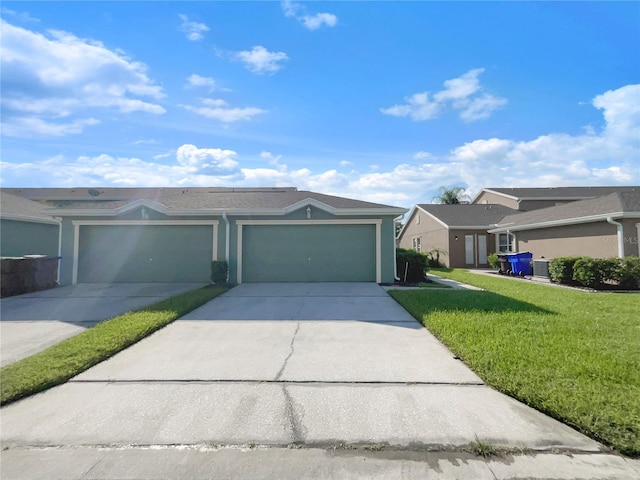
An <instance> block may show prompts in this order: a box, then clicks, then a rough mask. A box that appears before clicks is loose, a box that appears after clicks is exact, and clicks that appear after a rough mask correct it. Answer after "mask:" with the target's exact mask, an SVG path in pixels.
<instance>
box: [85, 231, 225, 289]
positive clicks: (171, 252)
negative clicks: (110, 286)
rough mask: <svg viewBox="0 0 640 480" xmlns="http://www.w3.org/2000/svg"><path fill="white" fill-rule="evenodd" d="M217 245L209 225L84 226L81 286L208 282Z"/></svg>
mask: <svg viewBox="0 0 640 480" xmlns="http://www.w3.org/2000/svg"><path fill="white" fill-rule="evenodd" d="M212 245H213V231H212V227H211V226H208V225H188V226H181V225H178V226H177V225H171V226H164V225H163V226H160V225H135V226H132V225H126V226H124V225H117V226H107V225H104V226H103V225H86V226H81V227H80V235H79V248H78V281H79V282H81V283H103V282H104V283H106V282H132V283H136V282H206V281H208V280H209V275H210V268H211V267H210V262H211V258H212V249H213V246H212Z"/></svg>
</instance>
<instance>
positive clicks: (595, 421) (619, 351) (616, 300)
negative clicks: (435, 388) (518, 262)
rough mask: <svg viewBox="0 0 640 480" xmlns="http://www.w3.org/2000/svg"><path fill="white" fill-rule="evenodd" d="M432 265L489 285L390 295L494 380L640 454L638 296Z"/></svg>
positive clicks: (444, 273) (543, 408) (518, 395)
mask: <svg viewBox="0 0 640 480" xmlns="http://www.w3.org/2000/svg"><path fill="white" fill-rule="evenodd" d="M432 273H434V274H436V275H441V276H443V277H447V278H451V279H453V280H458V281H461V282H464V283H467V284H470V285H475V286H478V287H482V288H484V289H485V290H486V291H470V290H445V291H429V290H423V291H392V292H390V294H391V295H392V296H393V297H394V298H395V299H396V300H397V301H398V302H399V303H400V304H402V305H403V306H404V307H405V308H406V309H407V310H408V311H409V312H410V313H411V314H412V315H413V316H414V317H416V318H417V319H418V320H419V321H421V322H422V323H423V324H424V325H425V326H426V327H428V328H429V330H430V331H431V332H433V333H434V334H435V335H436V336H437V337H438V338H440V339H441V340H442V341H443V342H444V343H445V344H446V345H447V346H448V347H449V348H450V349H451V350H452V351H453V352H454V353H455V354H456V355H458V356H459V357H460V358H462V360H464V362H465V363H466V364H467V365H469V366H470V367H471V368H472V369H473V370H474V371H476V372H477V373H478V375H480V376H481V377H482V378H483V379H484V380H485V381H486V382H487V383H488V384H490V385H492V386H493V387H495V388H497V389H498V390H500V391H502V392H504V393H507V394H508V395H511V396H512V397H515V398H517V399H519V400H521V401H522V402H524V403H526V404H528V405H530V406H532V407H534V408H536V409H538V410H540V411H542V412H545V413H547V414H549V415H551V416H552V417H554V418H557V419H559V420H561V421H563V422H565V423H567V424H569V425H571V426H573V427H575V428H576V429H578V430H580V431H581V432H583V433H585V434H587V435H589V436H590V437H592V438H594V439H596V440H598V441H601V442H602V443H604V444H606V445H609V446H611V447H613V448H615V449H617V450H619V451H620V452H622V453H624V454H627V455H631V456H640V315H638V312H639V311H640V295H637V294H623V293H588V292H583V291H574V290H569V289H564V288H554V287H551V286H545V285H536V284H531V283H527V282H520V281H515V280H510V279H507V278H501V277H497V276H496V277H491V276H485V275H478V274H475V273H469V272H466V271H463V270H452V271H433V272H432Z"/></svg>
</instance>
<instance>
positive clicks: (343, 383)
mask: <svg viewBox="0 0 640 480" xmlns="http://www.w3.org/2000/svg"><path fill="white" fill-rule="evenodd" d="M67 383H76V384H78V383H86V384H96V383H113V384H117V383H122V384H156V385H157V384H203V385H212V384H213V385H220V384H222V385H233V384H257V385H310V386H349V387H351V386H364V387H375V386H391V387H414V386H415V387H429V386H434V387H444V386H446V387H486V386H487V385H486V384H485V383H484V382H477V381H469V382H419V381H405V382H398V381H384V380H381V381H375V380H374V381H372V380H353V381H348V380H269V379H264V380H259V379H256V380H247V379H224V380H223V379H191V380H181V379H132V380H128V379H123V380H117V379H72V380H69V381H68V382H67Z"/></svg>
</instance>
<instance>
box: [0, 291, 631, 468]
mask: <svg viewBox="0 0 640 480" xmlns="http://www.w3.org/2000/svg"><path fill="white" fill-rule="evenodd" d="M0 421H1V426H2V428H1V433H0V438H1V441H2V445H3V448H5V450H4V451H3V452H2V461H3V464H2V466H3V472H2V473H3V478H38V477H42V476H43V474H44V473H46V475H44V476H45V477H47V478H58V477H59V478H214V477H216V476H217V477H218V478H347V477H348V478H478V479H482V478H491V479H495V478H499V477H497V476H496V475H495V473H494V472H496V471H499V470H500V468H502V469H503V470H502V471H504V472H505V475H509V478H511V475H512V474H513V470H510V469H512V468H524V470H523V471H524V472H525V473H526V476H527V478H539V477H540V478H543V477H542V476H541V475H538V474H536V472H547V473H553V475H554V476H555V477H556V478H582V477H577V476H576V477H574V476H571V477H564V476H559V473H561V472H562V469H563V468H565V469H568V470H569V471H572V472H581V471H583V472H586V475H587V478H589V477H591V476H593V474H594V472H596V473H598V475H597V476H598V477H599V478H633V477H627V476H626V475H628V474H629V472H632V474H633V475H634V476H635V473H634V472H633V470H632V468H637V466H635V467H631V466H629V465H627V464H626V463H625V460H624V459H622V458H620V457H617V456H613V455H605V454H602V453H601V445H599V444H598V443H597V442H594V441H592V440H590V439H589V438H587V437H585V436H583V435H581V434H579V433H577V432H576V431H574V430H572V429H571V428H569V427H567V426H565V425H563V424H561V423H559V422H557V421H555V420H553V419H551V418H549V417H547V416H545V415H542V414H541V413H539V412H537V411H535V410H532V409H530V408H528V407H527V406H525V405H523V404H521V403H519V402H517V401H515V400H513V399H511V398H509V397H507V396H505V395H502V394H500V393H498V392H496V391H494V390H493V389H491V388H490V387H488V386H486V385H485V384H484V383H483V382H482V381H481V380H480V378H478V377H477V376H476V375H475V374H474V373H473V372H472V371H470V370H469V369H468V368H467V367H466V366H465V365H464V364H463V363H462V362H460V361H459V360H457V359H455V358H454V357H453V355H452V354H451V352H449V351H448V350H447V349H446V348H445V347H444V346H443V345H442V344H441V343H440V342H438V341H437V340H436V339H435V338H434V337H433V335H431V334H430V333H429V332H428V331H427V330H426V329H424V328H422V326H421V325H419V324H418V323H417V322H416V321H415V320H414V319H413V318H412V317H411V316H410V315H409V314H408V313H407V312H406V311H405V310H404V309H403V308H401V307H400V306H399V305H398V304H397V303H396V302H395V301H394V300H393V299H392V298H391V297H389V296H388V294H387V293H386V292H385V291H384V290H383V289H382V288H381V287H379V286H378V285H376V284H243V285H240V286H238V287H236V288H234V289H232V290H231V291H229V292H228V293H227V294H225V295H223V296H221V297H219V298H217V299H214V300H212V301H211V302H209V303H208V304H206V305H204V306H202V307H201V308H199V309H197V310H194V311H193V312H191V313H190V314H187V315H186V316H185V317H183V318H181V319H180V320H178V321H176V322H174V323H172V324H171V325H169V326H167V327H166V328H164V329H162V330H160V331H158V332H156V333H155V334H153V335H151V336H150V337H148V338H146V339H144V340H142V341H141V342H139V343H138V344H136V345H134V346H132V347H131V348H129V349H127V350H126V351H123V352H121V353H119V354H118V355H116V356H114V357H113V358H111V359H110V360H108V361H105V362H103V363H102V364H100V365H97V366H95V367H94V368H92V369H90V370H88V371H86V372H85V373H83V374H81V375H79V376H78V377H76V378H74V379H73V380H72V381H70V382H68V383H67V384H65V385H62V386H59V387H56V388H53V389H51V390H49V391H47V392H44V393H42V394H40V395H36V396H34V397H31V398H28V399H25V400H23V401H20V402H17V403H15V404H12V405H9V406H7V407H4V408H3V409H2V415H1V420H0ZM478 440H481V441H483V442H486V443H488V444H491V445H493V446H496V447H499V446H502V447H508V448H527V449H532V450H534V451H537V452H540V454H539V455H540V457H531V456H524V457H518V458H513V457H510V458H509V459H507V460H504V461H503V460H497V464H496V465H493V466H491V464H490V462H485V461H483V460H482V459H478V458H476V457H473V456H472V455H470V454H468V453H466V451H465V450H464V449H465V447H468V446H469V445H470V444H472V443H473V442H476V441H478ZM43 447H46V448H43ZM48 447H55V448H48ZM292 447H293V448H292ZM300 449H302V450H300ZM379 450H382V451H380V452H379ZM556 450H559V451H568V452H571V453H573V455H572V456H566V455H555V454H553V452H556ZM341 452H342V453H341ZM433 452H435V453H433ZM595 453H597V455H592V454H595ZM434 455H435V456H436V457H437V458H436V457H434ZM545 455H546V457H549V458H550V460H549V461H547V460H545V462H546V463H544V462H542V460H541V459H543V457H544V458H546V457H545ZM532 458H537V463H536V462H535V461H532V460H531V459H532ZM367 462H368V463H367ZM385 462H387V463H385ZM394 462H396V463H394ZM523 462H524V463H523ZM543 463H544V465H542V464H543ZM523 465H524V467H523ZM527 465H528V467H527ZM541 465H542V467H541ZM601 465H604V470H603V469H599V467H600V466H601ZM596 467H598V469H595V468H596ZM540 468H542V470H541V469H540ZM536 469H537V470H536ZM545 469H547V470H545ZM349 472H350V473H349ZM354 472H355V473H354ZM376 472H377V473H376ZM443 472H444V473H443ZM451 472H453V473H451ZM607 472H608V473H611V472H613V473H612V475H613V476H611V477H609V476H607V475H605V474H604V473H607ZM347 473H349V475H350V476H349V475H347ZM374 473H375V475H374ZM521 473H522V472H521V471H518V474H521ZM376 475H382V476H381V477H379V476H376ZM425 475H428V476H425ZM514 478H515V477H514ZM518 478H521V477H518Z"/></svg>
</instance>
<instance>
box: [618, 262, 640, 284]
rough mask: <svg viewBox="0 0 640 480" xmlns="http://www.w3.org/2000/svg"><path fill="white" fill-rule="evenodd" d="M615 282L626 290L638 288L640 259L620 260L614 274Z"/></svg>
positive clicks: (639, 282)
mask: <svg viewBox="0 0 640 480" xmlns="http://www.w3.org/2000/svg"><path fill="white" fill-rule="evenodd" d="M612 276H613V278H612V279H613V280H615V281H616V282H618V284H619V285H620V286H621V287H624V288H638V287H639V286H640V257H625V258H620V259H618V263H617V265H616V268H615V270H614V272H613V275H612Z"/></svg>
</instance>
